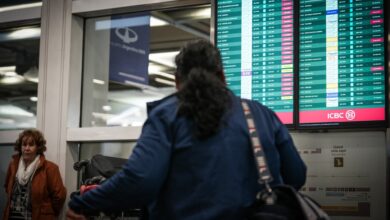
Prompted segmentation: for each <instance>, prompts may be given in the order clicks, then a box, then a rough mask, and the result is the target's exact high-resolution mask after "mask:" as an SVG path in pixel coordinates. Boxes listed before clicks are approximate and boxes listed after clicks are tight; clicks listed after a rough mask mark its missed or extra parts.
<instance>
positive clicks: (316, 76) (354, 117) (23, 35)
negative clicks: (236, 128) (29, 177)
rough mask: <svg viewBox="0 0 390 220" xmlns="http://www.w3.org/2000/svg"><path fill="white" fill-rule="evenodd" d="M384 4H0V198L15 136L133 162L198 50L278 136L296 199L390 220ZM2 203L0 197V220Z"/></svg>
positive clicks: (358, 219) (62, 158)
mask: <svg viewBox="0 0 390 220" xmlns="http://www.w3.org/2000/svg"><path fill="white" fill-rule="evenodd" d="M389 7H390V3H389V2H387V0H160V1H154V0H116V1H106V0H73V1H72V0H62V1H53V0H51V1H50V0H43V1H37V0H5V1H4V0H3V1H0V185H1V186H3V185H4V181H5V175H6V172H7V167H8V164H9V162H10V160H11V156H12V155H13V154H15V151H14V147H13V146H14V143H15V140H16V139H17V137H18V134H19V133H20V132H21V131H22V130H24V129H27V128H37V129H39V130H41V131H42V132H43V133H44V134H45V137H46V140H47V148H48V149H47V152H46V153H45V154H46V158H47V159H49V160H51V161H55V162H56V163H57V164H58V166H59V168H60V172H61V175H62V178H63V180H64V183H65V186H66V188H67V189H68V194H69V193H70V192H72V191H75V190H77V188H78V186H79V183H80V178H81V175H80V173H78V172H77V171H76V170H74V167H73V164H74V163H76V162H78V161H81V160H88V159H91V158H92V157H93V156H94V155H98V154H101V155H105V156H110V157H117V158H123V159H126V158H128V157H129V155H131V153H132V150H133V148H134V146H135V144H136V142H137V138H138V137H139V135H140V133H141V129H142V125H143V123H144V122H145V120H146V118H147V110H146V103H148V102H151V101H155V100H159V99H161V98H164V97H166V96H168V95H171V94H173V93H174V92H175V91H176V87H175V75H174V73H175V67H176V66H175V63H174V58H175V56H176V55H177V54H178V52H179V50H180V48H181V47H182V46H184V45H185V44H186V43H187V42H190V41H194V40H198V39H206V40H210V41H212V42H213V43H214V44H215V45H216V46H217V47H218V48H219V49H220V51H221V56H222V60H223V64H224V73H225V77H226V81H227V85H228V87H229V88H230V89H231V90H232V91H233V92H234V93H235V94H236V95H238V96H241V97H243V98H248V99H254V100H257V101H259V102H261V103H263V104H264V105H266V106H268V107H269V108H270V109H272V110H274V111H275V112H276V114H277V115H278V116H279V118H280V120H281V121H282V122H283V123H284V124H286V126H287V127H288V128H289V131H290V133H291V135H292V137H293V139H294V142H295V144H296V147H297V149H298V151H299V153H300V155H301V157H302V158H303V160H304V161H305V163H306V164H307V166H308V172H307V181H306V183H305V186H304V187H303V188H302V189H301V191H302V192H303V193H305V194H308V195H310V196H311V197H313V198H315V199H316V201H318V202H319V203H320V205H321V206H322V208H323V209H324V210H325V211H326V212H327V213H328V214H329V215H330V216H331V218H332V219H335V220H386V219H389V218H390V217H389V216H390V215H389V213H388V212H389V211H388V207H389V190H388V189H389V165H388V164H389V163H388V161H389V152H390V148H389V145H390V139H389V134H390V133H389V123H388V119H389V90H388V88H389V67H390V65H389V51H390V50H389V47H388V41H389V39H390V37H389V36H390V35H389V29H390V28H389V25H390V22H389V21H390V20H389V14H390V10H389ZM5 200H6V196H5V192H4V190H0V213H2V212H3V209H4V206H5V202H6V201H5Z"/></svg>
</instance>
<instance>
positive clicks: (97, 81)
mask: <svg viewBox="0 0 390 220" xmlns="http://www.w3.org/2000/svg"><path fill="white" fill-rule="evenodd" d="M92 81H93V83H96V84H99V85H104V81H103V80H100V79H93V80H92Z"/></svg>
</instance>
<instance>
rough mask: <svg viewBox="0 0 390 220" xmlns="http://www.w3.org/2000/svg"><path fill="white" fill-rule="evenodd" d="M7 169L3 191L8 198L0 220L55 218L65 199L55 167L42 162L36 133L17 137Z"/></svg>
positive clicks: (43, 146) (31, 131)
mask: <svg viewBox="0 0 390 220" xmlns="http://www.w3.org/2000/svg"><path fill="white" fill-rule="evenodd" d="M15 151H17V152H18V153H17V154H15V155H14V156H13V157H12V161H11V162H10V164H9V166H8V171H7V176H6V180H5V185H4V187H5V190H6V193H7V196H8V201H7V206H6V208H5V210H4V213H3V219H4V220H11V219H12V220H14V219H15V220H16V219H23V220H26V219H27V220H29V219H31V220H52V219H57V218H58V216H59V214H60V212H61V209H62V206H63V204H64V202H65V198H66V189H65V187H64V184H63V182H62V179H61V175H60V171H59V169H58V166H57V165H56V164H55V163H53V162H51V161H48V160H46V159H45V156H44V154H43V152H45V151H46V140H45V138H44V136H43V134H42V132H40V131H39V130H36V129H27V130H24V131H23V132H21V133H20V134H19V137H18V139H17V140H16V142H15Z"/></svg>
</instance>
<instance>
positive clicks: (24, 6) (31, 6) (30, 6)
mask: <svg viewBox="0 0 390 220" xmlns="http://www.w3.org/2000/svg"><path fill="white" fill-rule="evenodd" d="M35 7H42V2H37V3H30V4H21V5H13V6H8V7H0V12H4V11H13V10H17V9H25V8H35Z"/></svg>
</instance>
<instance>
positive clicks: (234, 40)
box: [216, 0, 294, 124]
mask: <svg viewBox="0 0 390 220" xmlns="http://www.w3.org/2000/svg"><path fill="white" fill-rule="evenodd" d="M293 10H294V6H293V1H292V0H259V1H256V0H217V1H216V45H217V47H218V48H219V49H220V51H221V55H222V60H223V64H224V71H225V76H226V81H227V84H228V86H229V88H230V89H231V90H232V91H233V92H234V93H235V94H236V95H238V96H241V97H243V98H248V99H253V100H257V101H259V102H261V103H262V104H263V105H266V106H268V107H269V108H270V109H272V110H274V111H275V112H276V114H277V115H278V117H279V118H280V119H281V121H282V122H283V123H285V124H292V123H293V106H294V104H293V100H294V96H293V95H294V86H293V85H294V82H293V80H294V77H293V70H294V65H293V60H294V48H293V40H294V39H293V30H294V27H293V24H294V21H293Z"/></svg>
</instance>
